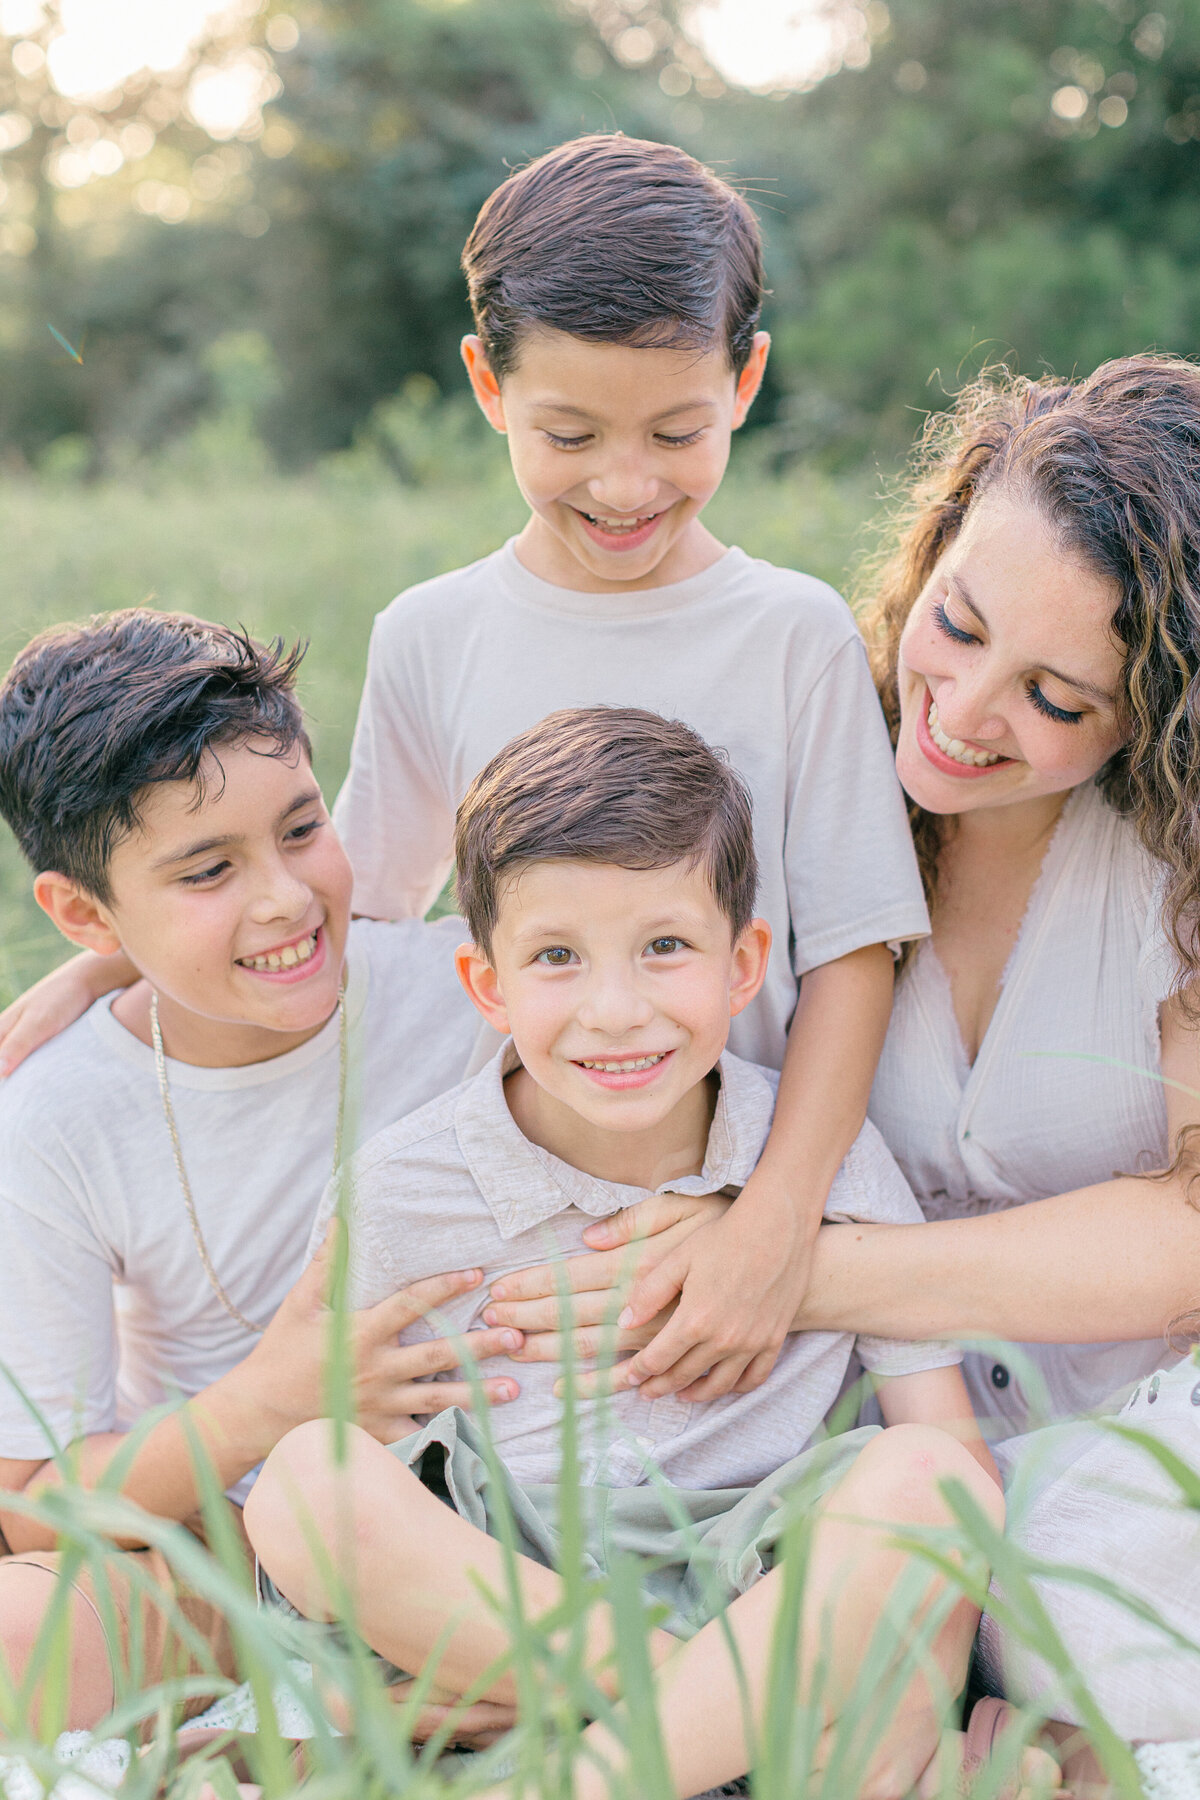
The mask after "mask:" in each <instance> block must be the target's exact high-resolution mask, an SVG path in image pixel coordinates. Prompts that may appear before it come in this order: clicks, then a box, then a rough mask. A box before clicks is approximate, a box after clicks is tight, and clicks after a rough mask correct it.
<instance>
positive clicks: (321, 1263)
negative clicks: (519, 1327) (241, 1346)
mask: <svg viewBox="0 0 1200 1800" xmlns="http://www.w3.org/2000/svg"><path fill="white" fill-rule="evenodd" d="M337 1230H338V1222H337V1220H336V1219H334V1220H331V1222H330V1226H329V1230H328V1232H327V1233H326V1235H325V1240H324V1242H323V1243H322V1245H321V1248H320V1249H319V1250H318V1252H317V1254H316V1256H314V1258H313V1260H312V1262H310V1263H309V1265H308V1267H307V1268H306V1269H305V1270H304V1272H303V1274H302V1275H301V1276H300V1279H299V1280H298V1281H297V1282H296V1284H295V1286H294V1287H293V1288H292V1289H291V1291H290V1292H289V1293H288V1294H286V1295H285V1296H284V1299H283V1302H282V1304H281V1306H280V1308H279V1311H278V1312H277V1313H276V1314H275V1317H274V1318H273V1319H272V1320H271V1323H270V1324H269V1325H268V1326H267V1329H266V1330H265V1331H264V1332H263V1334H262V1336H261V1338H260V1339H259V1340H258V1343H257V1344H256V1345H255V1346H254V1349H253V1350H252V1351H251V1352H250V1354H249V1356H248V1357H247V1358H246V1360H245V1361H244V1362H243V1363H241V1364H240V1365H239V1366H238V1369H237V1377H238V1384H239V1388H240V1389H241V1391H242V1393H243V1395H246V1394H247V1393H248V1394H249V1396H250V1403H251V1405H252V1406H253V1407H254V1409H255V1412H256V1414H257V1430H258V1433H259V1434H260V1437H261V1442H262V1444H263V1445H264V1446H265V1448H264V1449H263V1451H262V1454H263V1455H265V1454H266V1452H267V1450H270V1449H272V1448H273V1447H274V1445H275V1444H276V1443H277V1442H278V1440H279V1439H280V1438H281V1437H282V1436H283V1434H284V1432H286V1431H289V1430H290V1429H291V1428H292V1426H293V1425H302V1424H304V1423H305V1422H306V1421H307V1420H309V1419H319V1418H321V1417H322V1416H323V1415H324V1414H325V1413H326V1412H327V1411H328V1408H329V1401H328V1395H327V1392H326V1386H325V1378H326V1370H327V1367H328V1361H329V1322H330V1317H331V1315H330V1309H329V1306H328V1304H327V1302H326V1294H327V1291H328V1286H329V1276H330V1269H331V1261H330V1258H331V1255H332V1251H333V1245H334V1240H335V1233H336V1231H337ZM482 1280H483V1272H482V1270H480V1269H457V1270H454V1271H452V1272H451V1273H450V1274H446V1275H430V1276H428V1277H427V1278H426V1279H425V1280H423V1281H414V1282H412V1283H411V1284H410V1285H409V1286H408V1287H405V1288H400V1289H399V1290H398V1291H397V1292H396V1293H394V1294H389V1295H388V1297H387V1299H386V1300H381V1301H380V1302H379V1304H378V1305H377V1306H369V1307H364V1308H363V1309H362V1310H360V1311H358V1312H354V1313H351V1315H350V1332H351V1340H352V1350H353V1374H352V1377H351V1396H350V1397H351V1402H352V1406H353V1417H354V1418H355V1420H356V1421H357V1423H358V1424H359V1425H361V1426H362V1428H363V1430H364V1431H368V1432H370V1434H371V1436H372V1437H374V1438H377V1439H378V1440H379V1442H380V1443H381V1444H391V1443H394V1442H395V1441H396V1438H397V1437H398V1436H403V1435H405V1433H406V1432H407V1431H408V1430H410V1429H411V1427H410V1424H409V1419H410V1416H411V1415H412V1414H413V1413H427V1412H432V1411H440V1410H441V1409H442V1407H444V1406H461V1407H464V1408H467V1407H470V1406H471V1405H472V1404H473V1401H474V1398H475V1395H474V1391H473V1390H472V1388H471V1385H470V1383H469V1382H467V1381H439V1382H438V1383H437V1384H436V1386H433V1385H431V1384H430V1383H429V1381H428V1379H427V1377H429V1376H430V1375H441V1374H446V1373H448V1372H449V1371H451V1370H454V1369H457V1368H458V1367H459V1366H460V1364H461V1363H462V1360H463V1348H464V1343H466V1344H469V1346H470V1349H471V1351H472V1352H473V1354H474V1357H475V1359H476V1360H477V1361H482V1360H483V1359H484V1358H486V1357H490V1356H503V1355H506V1354H508V1353H510V1352H511V1351H513V1350H519V1349H520V1347H521V1343H522V1338H521V1333H520V1332H519V1331H514V1330H513V1329H512V1328H511V1327H509V1328H506V1329H503V1330H492V1331H478V1332H475V1331H473V1332H470V1333H468V1335H467V1337H466V1338H465V1339H463V1338H456V1339H454V1340H453V1341H452V1340H450V1339H449V1338H430V1339H428V1340H426V1341H424V1342H422V1343H419V1344H404V1345H399V1344H397V1342H396V1337H397V1335H398V1333H399V1332H401V1331H403V1330H404V1329H405V1327H406V1326H409V1325H411V1324H412V1323H413V1322H414V1320H416V1319H422V1318H424V1317H425V1315H426V1314H427V1313H429V1312H432V1311H433V1310H434V1309H435V1308H436V1307H439V1306H444V1305H445V1303H446V1302H447V1301H448V1300H450V1299H453V1297H454V1296H455V1295H456V1294H463V1293H467V1292H469V1291H470V1290H471V1289H472V1288H474V1287H478V1286H479V1284H480V1282H481V1281H482ZM482 1387H483V1391H484V1393H485V1394H486V1396H487V1398H488V1400H489V1401H490V1402H491V1403H492V1405H493V1406H497V1405H503V1403H504V1402H505V1401H506V1400H515V1399H516V1397H517V1394H518V1392H519V1391H520V1390H519V1387H518V1384H517V1382H516V1381H515V1380H512V1379H506V1378H504V1377H499V1378H497V1377H491V1378H489V1379H488V1380H486V1381H484V1382H483V1383H482ZM431 1402H433V1404H432V1405H431Z"/></svg>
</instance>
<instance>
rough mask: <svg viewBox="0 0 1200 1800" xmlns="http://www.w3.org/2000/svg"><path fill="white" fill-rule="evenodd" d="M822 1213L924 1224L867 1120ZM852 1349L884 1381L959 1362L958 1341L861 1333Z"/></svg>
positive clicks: (838, 1219)
mask: <svg viewBox="0 0 1200 1800" xmlns="http://www.w3.org/2000/svg"><path fill="white" fill-rule="evenodd" d="M825 1217H826V1218H827V1219H829V1220H830V1221H832V1222H835V1223H852V1222H858V1223H862V1224H874V1225H923V1224H924V1223H925V1219H924V1215H923V1213H922V1212H921V1208H920V1207H919V1206H918V1205H917V1201H916V1198H915V1196H914V1194H913V1191H912V1189H911V1188H910V1187H909V1185H908V1183H907V1181H905V1179H904V1176H903V1175H902V1174H901V1172H900V1168H899V1165H898V1164H897V1162H896V1159H895V1157H894V1156H893V1155H892V1153H891V1151H890V1150H889V1149H888V1147H887V1145H886V1144H885V1143H884V1141H883V1139H882V1137H881V1136H880V1134H879V1132H878V1131H877V1130H876V1128H875V1126H874V1125H872V1123H871V1121H870V1120H869V1119H868V1120H867V1121H866V1123H865V1124H864V1126H863V1128H862V1130H861V1131H860V1132H859V1134H858V1136H857V1137H856V1138H855V1140H854V1142H853V1143H852V1144H851V1146H850V1148H849V1150H848V1151H847V1153H846V1157H845V1160H844V1161H843V1163H842V1166H841V1168H840V1169H839V1170H838V1172H837V1174H836V1175H835V1176H834V1178H833V1183H832V1186H831V1187H830V1190H829V1198H828V1200H827V1201H826V1203H825ZM854 1348H855V1351H856V1352H857V1354H858V1358H859V1361H860V1362H861V1363H862V1365H863V1367H864V1369H868V1370H869V1371H870V1372H871V1374H872V1375H877V1376H878V1377H879V1378H880V1379H881V1380H885V1381H886V1380H894V1379H895V1378H896V1377H897V1376H900V1375H919V1374H920V1373H921V1372H922V1370H924V1369H945V1368H950V1367H952V1366H953V1365H954V1364H955V1363H960V1362H961V1361H962V1351H961V1350H960V1349H959V1347H958V1345H957V1344H951V1343H937V1342H934V1341H933V1340H929V1339H919V1340H913V1341H912V1342H908V1341H902V1340H900V1339H898V1338H881V1337H872V1336H870V1335H869V1334H863V1335H860V1336H859V1337H857V1338H856V1339H855V1342H854Z"/></svg>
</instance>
